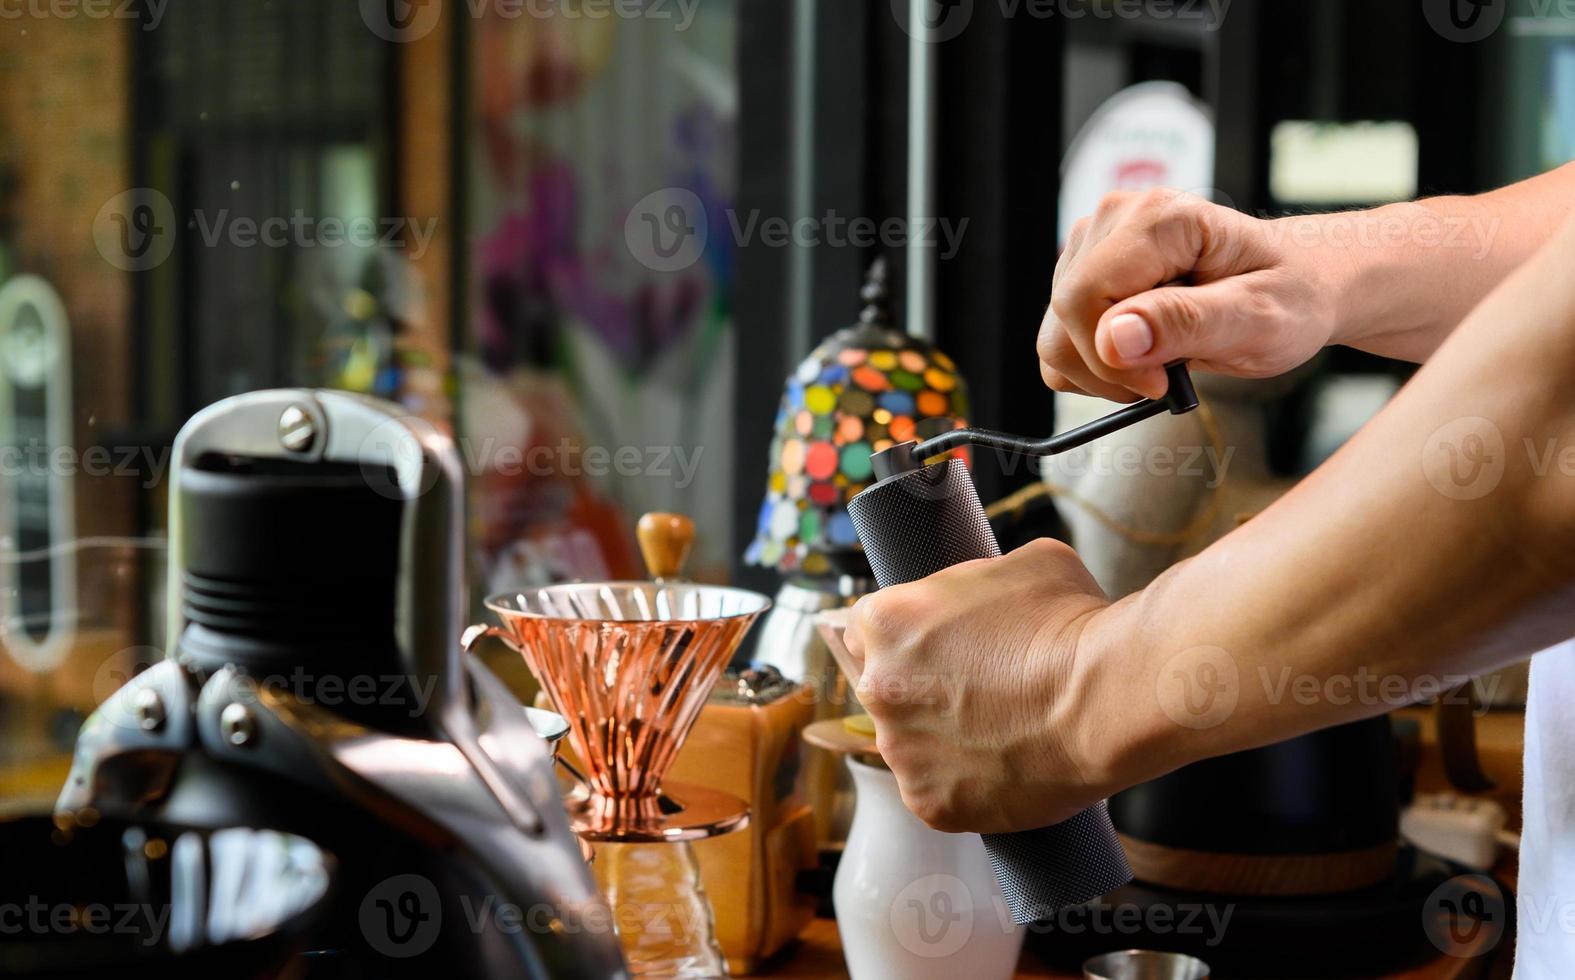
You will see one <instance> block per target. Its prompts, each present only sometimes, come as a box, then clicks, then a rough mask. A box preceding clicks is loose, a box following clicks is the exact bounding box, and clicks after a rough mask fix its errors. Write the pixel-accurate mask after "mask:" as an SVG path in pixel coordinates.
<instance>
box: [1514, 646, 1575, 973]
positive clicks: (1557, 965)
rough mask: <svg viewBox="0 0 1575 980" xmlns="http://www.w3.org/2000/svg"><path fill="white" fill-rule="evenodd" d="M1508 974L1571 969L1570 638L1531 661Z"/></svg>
mask: <svg viewBox="0 0 1575 980" xmlns="http://www.w3.org/2000/svg"><path fill="white" fill-rule="evenodd" d="M1525 772H1526V781H1525V798H1524V801H1523V805H1524V810H1525V828H1524V829H1523V830H1522V831H1521V837H1520V879H1519V883H1518V886H1517V888H1516V895H1515V909H1516V916H1515V926H1516V933H1515V980H1563V978H1567V977H1571V976H1575V641H1571V642H1569V643H1562V644H1560V645H1558V646H1556V647H1553V648H1551V649H1548V650H1544V651H1542V652H1541V653H1539V654H1537V655H1536V656H1535V657H1534V658H1532V661H1531V687H1530V691H1529V693H1528V694H1527V697H1526V768H1525Z"/></svg>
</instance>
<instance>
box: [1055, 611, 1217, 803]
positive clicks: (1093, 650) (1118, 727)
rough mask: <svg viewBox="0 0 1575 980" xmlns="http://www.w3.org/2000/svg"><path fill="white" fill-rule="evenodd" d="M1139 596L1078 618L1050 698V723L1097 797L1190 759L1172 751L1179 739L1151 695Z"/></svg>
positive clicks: (1152, 678) (1152, 675)
mask: <svg viewBox="0 0 1575 980" xmlns="http://www.w3.org/2000/svg"><path fill="white" fill-rule="evenodd" d="M1143 602H1144V593H1143V592H1138V593H1134V594H1133V595H1130V596H1127V597H1126V598H1125V599H1122V600H1120V601H1119V602H1116V603H1113V604H1111V605H1108V606H1104V607H1102V608H1100V609H1098V610H1095V611H1093V612H1091V613H1089V614H1088V615H1086V616H1085V617H1083V619H1082V620H1081V621H1080V622H1079V623H1078V628H1077V633H1076V638H1075V642H1074V647H1073V654H1072V662H1071V666H1070V669H1069V670H1068V679H1067V682H1066V687H1065V690H1064V692H1063V694H1064V696H1062V697H1059V698H1057V699H1056V705H1057V711H1056V718H1055V719H1054V727H1055V728H1056V730H1057V731H1060V732H1063V733H1067V734H1066V737H1067V739H1068V740H1069V742H1070V744H1069V746H1068V749H1069V751H1071V752H1072V753H1073V754H1074V755H1075V757H1076V759H1077V765H1078V768H1079V771H1080V772H1081V774H1082V776H1083V778H1084V780H1085V781H1086V782H1088V784H1089V785H1090V786H1091V787H1093V788H1095V789H1097V790H1098V792H1099V795H1100V796H1102V797H1108V796H1109V795H1110V794H1112V793H1115V792H1119V791H1120V790H1123V789H1126V788H1128V787H1130V786H1135V785H1137V784H1138V783H1141V782H1146V781H1147V780H1150V779H1153V778H1155V777H1157V776H1161V775H1163V774H1165V773H1167V772H1169V771H1171V770H1172V769H1174V768H1176V767H1177V766H1180V765H1184V764H1185V763H1186V762H1188V761H1193V760H1192V759H1190V758H1185V757H1184V753H1178V749H1180V748H1181V746H1180V745H1179V744H1178V743H1179V742H1181V741H1183V740H1182V739H1179V738H1178V737H1177V736H1178V729H1177V726H1176V724H1175V723H1174V722H1173V721H1172V720H1171V719H1170V718H1169V717H1167V715H1166V713H1165V711H1164V708H1163V706H1162V705H1161V703H1160V700H1159V698H1158V697H1156V696H1155V692H1156V678H1157V677H1158V670H1157V668H1156V667H1152V666H1150V664H1149V660H1150V659H1151V657H1150V654H1149V653H1148V652H1147V651H1146V650H1145V646H1146V645H1147V644H1146V643H1145V638H1144V635H1143V634H1144V631H1143V630H1142V629H1141V628H1139V626H1138V624H1139V623H1140V622H1141V616H1142V613H1141V609H1140V607H1141V606H1142V604H1143Z"/></svg>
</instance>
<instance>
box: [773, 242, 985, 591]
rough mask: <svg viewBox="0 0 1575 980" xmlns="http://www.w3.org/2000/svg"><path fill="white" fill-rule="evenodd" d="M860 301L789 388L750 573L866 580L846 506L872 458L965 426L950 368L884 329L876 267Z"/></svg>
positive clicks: (961, 384) (881, 280)
mask: <svg viewBox="0 0 1575 980" xmlns="http://www.w3.org/2000/svg"><path fill="white" fill-rule="evenodd" d="M862 295H863V298H864V301H865V307H864V311H863V313H861V314H860V317H859V322H858V323H856V324H854V325H852V326H850V327H846V328H844V329H842V330H839V331H837V332H836V333H834V334H832V335H831V336H830V337H827V338H826V339H825V340H824V341H822V342H821V344H820V346H818V347H816V348H815V350H814V351H812V352H811V353H810V355H809V356H808V357H806V358H805V359H804V360H803V362H802V363H800V364H799V366H798V368H797V370H795V371H794V372H793V374H792V376H791V377H789V378H788V379H787V385H786V387H785V389H784V391H783V394H782V404H781V407H780V408H779V409H778V410H777V417H776V423H775V434H774V436H773V438H772V441H771V460H770V473H769V476H768V478H767V480H766V498H765V501H764V502H763V503H762V504H761V507H760V516H759V520H758V521H757V524H756V529H755V538H754V541H753V542H752V543H751V544H750V546H749V549H748V551H747V552H746V553H745V555H744V558H745V560H746V561H748V562H749V563H750V564H752V565H761V566H767V567H771V568H776V569H777V570H778V571H781V572H784V573H802V574H805V575H812V576H823V575H836V574H852V575H868V564H867V563H866V562H865V561H864V556H863V549H862V548H861V547H860V545H859V540H858V535H857V534H855V533H854V530H853V522H852V521H851V520H849V519H848V514H847V502H848V500H849V499H850V498H852V497H853V495H854V494H857V493H858V492H859V491H860V490H863V489H864V488H865V487H866V486H868V485H869V483H870V481H871V480H873V479H874V474H873V471H872V469H871V466H870V454H871V453H875V452H879V451H880V450H882V449H886V448H889V447H890V446H892V445H894V444H896V443H899V442H905V441H907V440H909V439H927V438H929V437H930V436H934V435H938V434H940V433H942V432H946V431H949V430H951V429H955V428H961V427H963V426H964V425H966V424H967V423H966V422H965V421H964V420H965V418H966V417H967V415H968V386H967V384H966V383H965V381H964V380H963V378H962V377H961V376H960V375H959V374H958V373H957V365H956V364H954V363H953V362H952V359H951V358H949V357H947V356H946V355H945V354H943V353H942V352H940V351H938V350H936V349H935V348H934V347H932V346H931V345H929V344H928V343H925V342H924V341H922V340H919V339H917V338H915V337H910V336H909V335H908V334H906V333H904V332H903V331H901V330H898V329H897V328H896V327H894V326H892V325H891V322H890V317H889V316H888V314H887V312H886V303H885V300H886V286H885V266H884V263H883V262H881V261H879V260H877V262H876V263H875V265H874V266H873V267H872V268H871V270H870V275H869V279H868V281H867V282H866V283H865V285H864V289H863V293H862Z"/></svg>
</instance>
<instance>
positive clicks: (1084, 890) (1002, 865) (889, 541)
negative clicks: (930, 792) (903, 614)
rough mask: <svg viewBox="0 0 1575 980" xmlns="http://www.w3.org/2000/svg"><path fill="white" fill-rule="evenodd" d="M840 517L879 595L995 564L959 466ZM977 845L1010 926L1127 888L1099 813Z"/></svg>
mask: <svg viewBox="0 0 1575 980" xmlns="http://www.w3.org/2000/svg"><path fill="white" fill-rule="evenodd" d="M848 512H849V514H850V515H851V517H852V518H853V525H854V527H855V528H856V529H857V530H858V534H859V540H860V541H862V542H863V544H864V552H865V554H866V555H867V556H868V558H869V562H870V566H871V568H873V569H874V572H875V580H876V582H877V583H878V584H879V585H880V586H881V588H886V587H887V586H892V585H900V584H903V583H906V582H914V581H917V580H919V579H922V578H926V577H928V576H930V575H933V574H935V573H936V572H939V571H941V570H942V569H944V568H949V567H950V566H952V565H956V564H960V563H962V562H965V561H973V560H975V559H979V558H997V557H1000V554H1001V549H1000V546H999V544H998V543H997V542H996V539H995V532H994V531H993V530H992V529H991V527H990V521H989V518H988V517H986V516H985V512H984V506H983V505H982V504H981V503H980V501H979V492H978V490H977V489H976V488H975V487H974V484H973V479H972V478H971V477H970V476H969V475H968V468H967V466H965V465H964V464H963V462H962V461H961V460H959V459H952V460H948V461H946V462H943V463H935V464H932V465H930V466H925V467H922V468H920V469H915V470H909V471H907V472H901V473H897V474H895V475H892V476H888V477H887V478H885V479H884V480H881V481H879V482H878V483H875V484H874V485H872V486H870V487H869V488H868V489H867V490H865V491H864V492H862V493H860V494H858V495H857V496H855V497H854V498H853V499H852V500H851V501H850V502H849V504H848ZM984 845H985V850H986V851H987V852H988V854H989V857H990V865H991V867H992V868H993V869H994V871H995V876H996V879H997V880H998V881H999V882H1000V884H1001V891H1002V892H1003V893H1004V894H1005V896H1006V903H1007V907H1008V908H1009V909H1010V911H1011V913H1012V918H1013V920H1014V921H1016V922H1036V921H1040V920H1042V919H1046V918H1049V917H1051V916H1053V915H1055V914H1056V913H1057V912H1058V911H1059V910H1061V909H1062V908H1065V907H1067V906H1070V905H1077V904H1080V903H1082V902H1087V901H1089V900H1090V899H1093V898H1097V897H1098V896H1100V895H1103V894H1105V893H1106V892H1109V891H1113V890H1114V889H1116V888H1118V887H1120V886H1121V885H1124V884H1126V883H1127V882H1128V881H1130V880H1132V871H1131V869H1130V868H1129V867H1128V865H1127V859H1126V854H1125V853H1124V852H1123V851H1122V849H1121V842H1120V840H1119V839H1118V838H1117V837H1116V831H1115V828H1114V827H1113V826H1112V825H1111V822H1110V815H1109V813H1108V812H1107V810H1106V806H1105V804H1104V803H1100V804H1099V805H1097V806H1093V807H1090V808H1088V809H1087V810H1084V811H1082V812H1081V813H1079V814H1077V815H1076V816H1074V817H1072V818H1071V819H1070V820H1066V821H1064V822H1062V823H1058V824H1055V825H1053V826H1049V827H1042V828H1040V829H1038V830H1030V831H1024V832H1021V833H1015V834H985V835H984Z"/></svg>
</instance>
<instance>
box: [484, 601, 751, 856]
mask: <svg viewBox="0 0 1575 980" xmlns="http://www.w3.org/2000/svg"><path fill="white" fill-rule="evenodd" d="M486 605H487V608H488V609H491V610H492V611H493V612H494V613H496V614H497V616H498V619H499V620H500V621H501V622H502V624H503V625H502V628H501V629H497V628H494V627H487V628H486V629H487V631H488V632H490V633H492V634H494V635H496V636H498V637H500V638H501V639H502V640H503V641H504V642H506V643H507V644H508V645H509V646H510V647H512V648H513V649H514V650H516V651H517V652H518V653H519V654H520V655H521V656H523V657H524V658H525V663H526V665H527V666H529V667H530V670H531V672H532V673H533V674H535V675H536V679H537V680H538V681H540V682H541V685H542V689H543V690H544V691H546V693H547V697H548V698H549V699H550V700H551V701H552V705H553V708H554V709H555V710H556V711H557V712H558V713H559V714H561V715H563V717H564V718H565V719H566V720H567V721H568V723H569V744H570V745H571V746H572V747H573V749H574V753H575V755H577V756H578V757H579V759H580V760H581V761H582V762H583V763H584V766H585V769H586V772H585V781H586V783H587V792H583V793H581V794H578V795H577V796H576V797H575V798H573V799H571V800H570V808H571V818H572V820H573V824H574V829H575V830H576V831H577V832H578V833H579V834H580V835H581V836H582V837H585V838H586V839H589V840H597V841H615V842H622V843H633V842H639V841H675V840H696V839H699V838H703V837H711V836H714V835H716V834H722V833H726V832H728V831H730V830H735V829H737V828H739V827H742V826H743V825H744V823H745V822H746V821H747V820H748V817H749V811H748V807H747V805H746V804H745V803H744V801H742V800H740V799H738V798H737V797H735V796H732V795H730V794H727V793H721V792H718V791H716V790H711V789H706V788H704V787H700V786H691V785H684V784H678V783H664V782H663V777H664V776H665V775H666V774H667V770H668V769H669V768H670V767H671V766H672V763H673V759H674V758H676V757H677V755H678V750H679V748H681V747H682V746H683V743H684V739H685V737H686V736H688V734H689V729H690V728H691V727H692V726H693V725H694V722H695V719H696V718H697V717H698V716H699V714H700V709H701V708H702V707H703V706H704V705H705V702H706V698H707V697H708V696H709V695H710V693H711V688H712V687H714V686H715V685H716V682H717V680H718V678H720V677H721V676H722V670H723V668H725V667H726V666H727V663H728V661H729V660H730V659H731V658H732V655H733V651H734V650H735V649H737V647H738V643H739V641H740V640H742V639H743V637H744V634H745V632H747V631H748V629H749V627H750V624H752V623H753V622H754V621H755V618H756V617H757V616H759V615H760V614H761V613H762V612H764V611H765V609H766V607H767V606H769V605H770V600H768V599H767V598H766V597H765V596H763V595H760V594H758V593H755V592H748V591H745V590H743V589H734V588H727V587H723V586H714V585H695V584H690V583H682V582H603V583H588V584H573V585H553V586H547V587H544V588H536V589H528V590H524V591H520V592H517V593H512V594H504V595H496V596H492V597H490V598H489V599H487V602H486Z"/></svg>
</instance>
